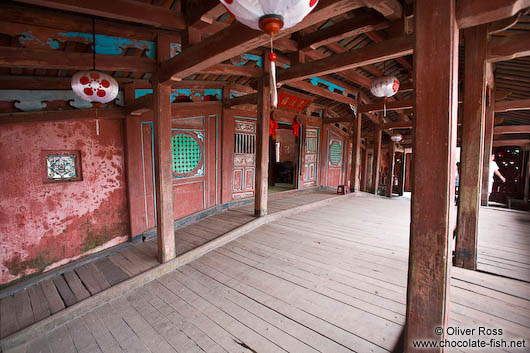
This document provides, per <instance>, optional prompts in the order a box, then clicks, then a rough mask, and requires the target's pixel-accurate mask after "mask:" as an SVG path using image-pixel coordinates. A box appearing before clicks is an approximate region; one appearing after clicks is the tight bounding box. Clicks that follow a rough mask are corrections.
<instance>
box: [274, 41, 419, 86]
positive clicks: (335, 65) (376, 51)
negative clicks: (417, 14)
mask: <svg viewBox="0 0 530 353" xmlns="http://www.w3.org/2000/svg"><path fill="white" fill-rule="evenodd" d="M413 42H414V40H413V38H412V37H402V38H395V39H389V40H387V41H385V42H381V43H377V44H372V45H369V46H366V47H363V48H360V49H356V50H352V51H349V52H346V53H343V54H337V55H333V56H331V57H327V58H324V59H320V60H315V61H312V62H310V63H306V64H300V65H298V66H296V67H293V68H291V69H288V70H284V71H282V72H280V73H279V74H278V82H283V83H286V82H292V81H299V80H303V79H304V78H309V77H312V76H318V75H325V74H328V73H333V72H337V71H344V70H348V69H352V68H356V67H361V66H365V65H370V64H374V63H377V62H381V61H384V60H389V59H394V58H398V57H401V56H405V55H409V54H412V51H413Z"/></svg>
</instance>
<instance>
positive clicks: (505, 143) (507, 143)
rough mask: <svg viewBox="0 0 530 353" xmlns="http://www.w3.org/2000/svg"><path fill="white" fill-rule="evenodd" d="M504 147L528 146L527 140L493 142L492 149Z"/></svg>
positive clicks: (529, 144)
mask: <svg viewBox="0 0 530 353" xmlns="http://www.w3.org/2000/svg"><path fill="white" fill-rule="evenodd" d="M505 146H520V147H522V146H530V140H529V139H516V140H494V141H493V147H505Z"/></svg>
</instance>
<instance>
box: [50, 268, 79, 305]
mask: <svg viewBox="0 0 530 353" xmlns="http://www.w3.org/2000/svg"><path fill="white" fill-rule="evenodd" d="M53 283H54V284H55V287H56V288H57V290H58V291H59V294H60V295H61V298H63V301H64V303H65V304H66V306H70V305H74V304H75V303H77V298H76V296H75V295H74V293H73V292H72V290H71V289H70V287H69V286H68V284H67V283H66V281H65V280H64V277H63V275H59V276H55V277H54V278H53Z"/></svg>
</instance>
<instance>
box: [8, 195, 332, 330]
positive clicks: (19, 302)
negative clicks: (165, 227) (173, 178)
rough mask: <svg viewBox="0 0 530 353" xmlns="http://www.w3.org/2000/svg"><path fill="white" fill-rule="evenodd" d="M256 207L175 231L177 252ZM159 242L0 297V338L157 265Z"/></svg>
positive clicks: (291, 200) (302, 200)
mask: <svg viewBox="0 0 530 353" xmlns="http://www.w3.org/2000/svg"><path fill="white" fill-rule="evenodd" d="M335 196H337V195H336V194H333V193H331V192H323V191H322V192H308V193H298V194H294V195H291V196H289V197H281V195H279V196H278V197H276V198H273V199H271V200H270V201H269V213H274V212H277V211H280V210H285V209H289V208H293V207H296V206H301V205H304V204H308V203H311V202H315V201H319V200H323V199H326V198H329V197H335ZM253 213H254V205H253V204H252V205H248V206H245V207H242V208H237V209H230V210H227V211H225V212H222V213H220V214H217V215H213V216H210V217H207V218H204V219H202V220H200V221H199V222H196V223H194V224H191V225H189V226H186V227H184V228H181V229H178V230H176V231H175V237H176V240H177V254H178V255H182V254H184V253H186V252H187V251H189V250H192V249H194V248H196V247H197V246H200V245H202V244H205V243H207V242H208V241H210V240H213V239H215V238H217V237H219V236H221V235H223V234H225V233H226V232H229V231H231V230H233V229H235V228H237V227H239V226H241V225H243V224H245V223H247V222H250V221H251V220H253V219H255V217H254V216H253ZM156 256H157V243H156V239H151V240H148V241H145V242H140V243H137V244H135V245H133V246H130V247H128V248H126V249H124V250H122V251H121V252H119V253H116V254H113V255H111V256H108V257H103V258H100V259H97V260H95V261H93V262H90V263H88V264H85V265H82V266H80V267H77V268H75V269H73V270H69V271H66V272H63V273H59V274H58V275H57V276H55V277H54V278H52V279H47V280H43V281H40V282H38V283H36V284H34V285H31V286H30V287H28V288H27V289H24V290H20V291H18V292H16V293H15V294H13V295H9V296H7V297H4V298H2V299H0V338H4V337H7V336H8V335H10V334H12V333H14V332H17V331H18V330H21V329H23V328H25V327H27V326H29V325H31V324H33V323H35V322H37V321H40V320H42V319H44V318H46V317H48V316H50V315H53V314H55V313H57V312H59V311H61V310H63V309H65V308H66V307H69V306H71V305H73V304H75V303H77V302H79V301H82V300H84V299H86V298H88V297H90V296H92V295H94V294H97V293H99V292H101V291H103V290H105V289H107V288H109V287H111V286H113V285H115V284H117V283H120V282H122V281H124V280H126V279H128V278H130V277H132V276H134V275H137V274H139V273H141V272H144V271H146V270H148V269H151V268H153V267H155V266H156V265H158V261H157V258H156Z"/></svg>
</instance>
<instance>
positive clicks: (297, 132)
mask: <svg viewBox="0 0 530 353" xmlns="http://www.w3.org/2000/svg"><path fill="white" fill-rule="evenodd" d="M293 134H294V136H296V137H300V124H298V123H297V122H296V121H295V122H294V123H293Z"/></svg>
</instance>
